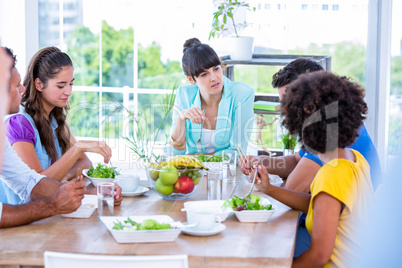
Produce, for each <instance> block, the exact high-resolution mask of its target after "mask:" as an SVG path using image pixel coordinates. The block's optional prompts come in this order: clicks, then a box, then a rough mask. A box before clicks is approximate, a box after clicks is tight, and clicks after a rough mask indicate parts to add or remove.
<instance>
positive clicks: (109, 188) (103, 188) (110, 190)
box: [97, 182, 114, 219]
mask: <svg viewBox="0 0 402 268" xmlns="http://www.w3.org/2000/svg"><path fill="white" fill-rule="evenodd" d="M97 195H98V219H99V218H100V217H102V216H113V209H114V183H113V182H104V183H100V184H98V186H97Z"/></svg>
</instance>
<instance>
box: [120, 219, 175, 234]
mask: <svg viewBox="0 0 402 268" xmlns="http://www.w3.org/2000/svg"><path fill="white" fill-rule="evenodd" d="M165 229H172V226H171V225H170V224H169V223H159V222H157V221H156V220H153V219H147V220H144V221H143V222H142V223H138V222H135V221H133V220H132V219H130V217H128V218H127V220H125V221H124V223H122V222H121V221H119V220H118V221H117V222H114V226H113V230H123V231H140V230H165Z"/></svg>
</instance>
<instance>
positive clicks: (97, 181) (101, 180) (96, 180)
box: [82, 169, 116, 187]
mask: <svg viewBox="0 0 402 268" xmlns="http://www.w3.org/2000/svg"><path fill="white" fill-rule="evenodd" d="M82 175H84V176H85V177H87V178H88V179H89V180H90V181H91V183H92V184H93V185H94V186H95V187H96V186H98V184H100V183H104V182H115V181H116V179H114V178H93V177H90V176H88V169H84V170H82Z"/></svg>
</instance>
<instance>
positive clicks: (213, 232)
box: [181, 223, 226, 236]
mask: <svg viewBox="0 0 402 268" xmlns="http://www.w3.org/2000/svg"><path fill="white" fill-rule="evenodd" d="M225 229H226V225H225V224H223V223H219V224H217V225H216V226H215V227H214V228H212V229H211V230H208V231H199V230H197V229H196V228H194V227H192V228H188V227H187V228H182V229H181V230H182V232H183V233H185V234H187V235H194V236H210V235H216V234H219V233H220V232H222V231H223V230H225Z"/></svg>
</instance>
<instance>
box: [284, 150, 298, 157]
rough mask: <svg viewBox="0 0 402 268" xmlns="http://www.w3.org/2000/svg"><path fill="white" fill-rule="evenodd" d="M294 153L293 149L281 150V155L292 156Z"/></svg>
mask: <svg viewBox="0 0 402 268" xmlns="http://www.w3.org/2000/svg"><path fill="white" fill-rule="evenodd" d="M294 153H295V149H283V155H284V156H285V155H292V154H294Z"/></svg>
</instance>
